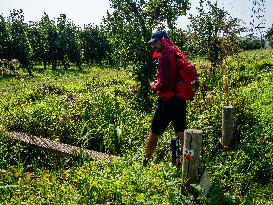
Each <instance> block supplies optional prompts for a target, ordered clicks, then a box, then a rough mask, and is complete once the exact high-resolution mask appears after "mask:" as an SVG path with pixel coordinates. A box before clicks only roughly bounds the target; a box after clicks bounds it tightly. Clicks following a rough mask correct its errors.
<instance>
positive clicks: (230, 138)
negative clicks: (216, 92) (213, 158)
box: [221, 106, 235, 149]
mask: <svg viewBox="0 0 273 205" xmlns="http://www.w3.org/2000/svg"><path fill="white" fill-rule="evenodd" d="M233 129H234V108H233V106H223V109H222V140H221V143H222V145H223V147H224V149H228V148H231V147H232V146H234V145H235V138H234V135H233Z"/></svg>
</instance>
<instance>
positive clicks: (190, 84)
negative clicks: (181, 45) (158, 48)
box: [152, 37, 198, 100]
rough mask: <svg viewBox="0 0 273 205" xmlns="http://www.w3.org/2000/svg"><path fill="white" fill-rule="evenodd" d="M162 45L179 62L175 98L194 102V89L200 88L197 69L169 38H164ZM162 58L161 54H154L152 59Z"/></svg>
mask: <svg viewBox="0 0 273 205" xmlns="http://www.w3.org/2000/svg"><path fill="white" fill-rule="evenodd" d="M161 43H162V45H163V47H164V51H165V52H171V53H174V55H175V56H176V59H177V62H178V63H177V83H176V86H175V96H176V97H177V98H178V99H181V100H192V98H193V97H194V96H195V92H194V89H196V88H197V87H198V76H197V71H196V67H195V66H194V65H192V64H191V63H190V62H189V61H188V59H187V56H186V55H185V54H184V53H183V52H182V51H180V50H179V49H178V48H177V47H176V46H175V45H174V44H173V42H172V41H171V40H170V39H169V38H165V37H162V38H161ZM160 56H161V53H157V52H154V53H153V56H152V58H157V57H160Z"/></svg>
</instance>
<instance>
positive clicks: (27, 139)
mask: <svg viewBox="0 0 273 205" xmlns="http://www.w3.org/2000/svg"><path fill="white" fill-rule="evenodd" d="M10 136H11V138H12V139H15V140H19V141H21V142H23V143H26V144H29V145H33V146H36V147H38V148H42V149H46V150H48V151H50V152H54V153H57V154H63V155H70V156H71V155H73V156H74V155H86V156H89V157H90V158H92V159H93V160H104V161H110V160H111V159H115V158H117V157H116V156H113V155H110V154H107V153H102V152H97V151H93V150H88V149H85V148H81V147H76V146H73V145H69V144H64V143H60V142H56V141H53V140H49V139H46V138H42V137H37V136H34V135H28V134H26V133H23V132H10Z"/></svg>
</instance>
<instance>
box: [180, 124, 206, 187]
mask: <svg viewBox="0 0 273 205" xmlns="http://www.w3.org/2000/svg"><path fill="white" fill-rule="evenodd" d="M201 146H202V131H201V130H194V129H187V130H185V131H184V148H183V166H182V179H183V181H184V182H187V184H191V183H196V182H197V181H198V167H199V161H200V152H201Z"/></svg>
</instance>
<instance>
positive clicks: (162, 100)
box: [144, 31, 187, 165]
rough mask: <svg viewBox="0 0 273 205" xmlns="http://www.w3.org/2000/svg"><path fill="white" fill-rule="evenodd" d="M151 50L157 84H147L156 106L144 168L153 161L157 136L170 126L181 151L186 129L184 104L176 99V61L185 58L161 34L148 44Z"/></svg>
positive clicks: (164, 34)
mask: <svg viewBox="0 0 273 205" xmlns="http://www.w3.org/2000/svg"><path fill="white" fill-rule="evenodd" d="M148 43H149V44H150V45H151V47H152V48H153V50H154V54H153V56H152V58H158V65H157V73H156V80H155V81H154V82H152V83H151V84H150V86H151V89H152V90H153V91H155V92H156V93H157V95H158V104H157V108H156V111H155V114H154V117H153V120H152V128H151V130H150V132H149V135H148V139H147V144H146V150H145V159H144V165H146V164H147V163H148V161H149V159H151V158H152V156H153V153H154V150H155V148H156V144H157V141H158V138H159V136H161V135H162V134H163V133H164V131H165V130H166V128H167V126H168V125H169V123H170V122H172V125H173V128H174V130H175V133H176V136H178V138H179V141H180V146H181V149H183V142H184V130H185V129H186V126H187V125H186V101H185V100H181V99H178V98H177V97H176V95H175V86H176V83H177V73H178V72H177V66H178V60H177V59H178V58H180V59H182V60H183V61H185V62H187V57H186V56H185V55H184V54H183V53H182V52H181V51H180V50H179V49H178V48H177V47H176V46H175V45H174V44H173V42H172V41H171V40H170V38H168V36H167V33H166V32H164V31H157V32H155V33H153V35H152V37H151V40H150V41H149V42H148Z"/></svg>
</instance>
